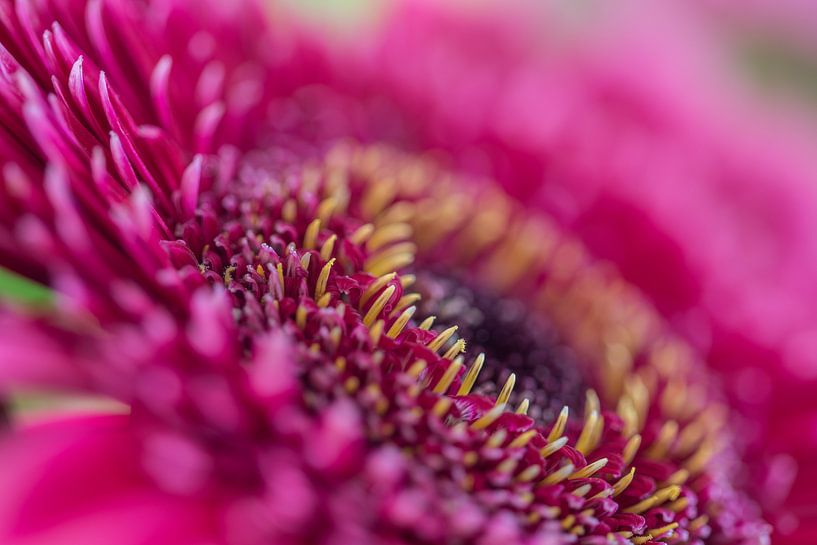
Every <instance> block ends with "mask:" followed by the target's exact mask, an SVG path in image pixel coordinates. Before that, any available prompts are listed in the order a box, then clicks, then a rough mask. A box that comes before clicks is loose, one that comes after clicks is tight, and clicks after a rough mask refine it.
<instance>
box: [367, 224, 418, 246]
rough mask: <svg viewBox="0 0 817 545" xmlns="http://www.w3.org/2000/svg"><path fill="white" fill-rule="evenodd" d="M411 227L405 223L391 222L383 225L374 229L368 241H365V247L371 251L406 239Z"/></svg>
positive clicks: (409, 234)
mask: <svg viewBox="0 0 817 545" xmlns="http://www.w3.org/2000/svg"><path fill="white" fill-rule="evenodd" d="M411 233H412V229H411V226H410V225H409V224H407V223H392V224H389V225H384V226H383V227H380V228H378V229H376V230H375V232H374V233H373V234H372V236H371V237H369V241H368V242H367V243H366V248H367V249H368V250H369V251H370V252H373V251H375V250H378V249H380V248H382V247H383V246H386V245H388V244H391V243H392V242H397V241H399V240H406V239H408V238H409V237H410V236H411Z"/></svg>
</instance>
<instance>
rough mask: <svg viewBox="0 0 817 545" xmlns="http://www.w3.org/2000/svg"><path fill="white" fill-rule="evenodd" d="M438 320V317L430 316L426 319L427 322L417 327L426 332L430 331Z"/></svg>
mask: <svg viewBox="0 0 817 545" xmlns="http://www.w3.org/2000/svg"><path fill="white" fill-rule="evenodd" d="M436 319H437V317H436V316H429V317H428V318H426V319H425V320H423V321H422V322H421V323H420V325H419V326H417V327H418V328H419V329H422V330H424V331H428V330H429V329H431V326H433V325H434V320H436Z"/></svg>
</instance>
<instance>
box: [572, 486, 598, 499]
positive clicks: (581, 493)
mask: <svg viewBox="0 0 817 545" xmlns="http://www.w3.org/2000/svg"><path fill="white" fill-rule="evenodd" d="M592 488H593V487H592V486H590V485H589V484H583V485H581V486H580V487H579V488H577V489H576V490H574V491H573V492H571V494H573V495H574V496H578V497H580V498H583V497H585V496H586V495H587V493H588V492H590V490H591V489H592Z"/></svg>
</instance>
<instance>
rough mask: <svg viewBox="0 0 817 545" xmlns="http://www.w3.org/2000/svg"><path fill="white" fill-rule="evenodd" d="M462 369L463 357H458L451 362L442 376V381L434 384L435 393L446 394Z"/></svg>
mask: <svg viewBox="0 0 817 545" xmlns="http://www.w3.org/2000/svg"><path fill="white" fill-rule="evenodd" d="M460 369H462V358H457V359H455V360H454V361H452V362H451V363H450V364H449V366H448V368H447V369H446V370H445V373H443V376H442V377H441V378H440V381H439V382H438V383H437V384H436V385H435V386H434V389H433V390H432V391H433V392H434V393H435V394H444V393H445V392H447V391H448V388H449V387H450V386H451V383H452V382H454V379H455V378H457V374H458V373H459V372H460Z"/></svg>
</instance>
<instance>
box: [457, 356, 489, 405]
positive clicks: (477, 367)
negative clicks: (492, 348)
mask: <svg viewBox="0 0 817 545" xmlns="http://www.w3.org/2000/svg"><path fill="white" fill-rule="evenodd" d="M484 363H485V354H480V355H479V356H477V357H476V358H475V359H474V363H473V364H471V368H470V369H468V373H466V374H465V378H463V379H462V384H460V387H459V389H458V390H457V395H458V396H465V395H468V394H469V393H470V392H471V389H472V388H473V387H474V384H475V383H476V381H477V377H478V376H479V372H480V371H481V370H482V365H483V364H484Z"/></svg>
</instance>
